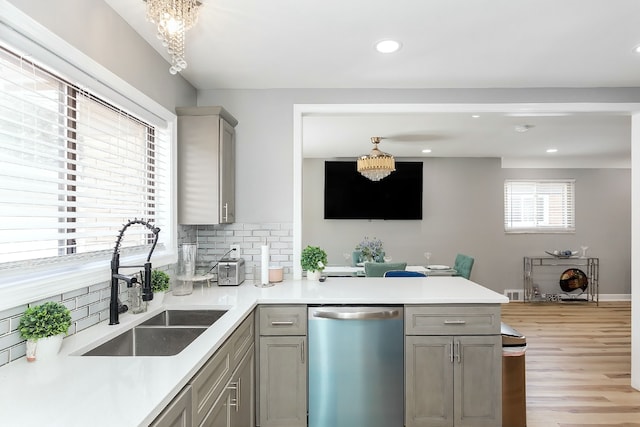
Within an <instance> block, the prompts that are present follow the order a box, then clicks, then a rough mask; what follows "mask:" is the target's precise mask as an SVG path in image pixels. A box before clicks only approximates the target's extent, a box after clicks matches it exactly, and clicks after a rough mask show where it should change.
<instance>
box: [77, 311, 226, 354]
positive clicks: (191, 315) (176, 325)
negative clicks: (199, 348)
mask: <svg viewBox="0 0 640 427" xmlns="http://www.w3.org/2000/svg"><path fill="white" fill-rule="evenodd" d="M226 312H227V311H226V310H165V311H162V312H160V313H158V314H156V315H155V316H153V317H152V318H150V319H148V320H146V321H144V322H143V323H141V324H140V325H138V326H135V327H133V328H131V329H128V330H126V331H124V332H122V333H121V334H120V335H118V336H116V337H114V338H112V339H110V340H109V341H107V342H105V343H103V344H100V345H99V346H97V347H95V348H94V349H92V350H89V351H87V352H85V353H83V354H82V355H83V356H174V355H176V354H178V353H180V352H181V351H182V350H184V349H185V348H186V347H187V346H188V345H189V344H191V343H192V342H193V340H195V339H196V338H198V336H199V335H200V334H202V333H203V332H204V331H206V330H207V328H208V327H209V326H211V325H213V324H214V323H215V322H216V320H218V319H220V317H222V315H224V314H225V313H226Z"/></svg>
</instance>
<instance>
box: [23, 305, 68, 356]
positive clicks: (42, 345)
mask: <svg viewBox="0 0 640 427" xmlns="http://www.w3.org/2000/svg"><path fill="white" fill-rule="evenodd" d="M69 326H71V313H70V312H69V309H68V308H67V307H65V306H64V305H63V304H61V303H59V302H53V301H49V302H45V303H44V304H40V305H36V306H33V307H29V308H27V309H26V310H25V312H24V313H23V314H22V316H21V317H20V322H19V323H18V331H20V335H21V336H22V338H24V339H26V340H27V360H28V361H30V362H33V361H34V360H36V352H37V357H38V358H39V359H40V360H46V359H48V358H51V357H53V356H55V355H56V354H58V351H60V347H61V346H62V338H64V336H65V335H66V334H67V331H68V330H69Z"/></svg>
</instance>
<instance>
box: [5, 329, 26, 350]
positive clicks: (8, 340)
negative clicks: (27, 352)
mask: <svg viewBox="0 0 640 427" xmlns="http://www.w3.org/2000/svg"><path fill="white" fill-rule="evenodd" d="M21 341H24V340H23V339H22V337H21V336H20V332H18V331H14V332H11V333H9V334H6V335H3V336H1V337H0V348H1V349H5V348H9V347H11V346H14V345H17V344H19V343H20V342H21Z"/></svg>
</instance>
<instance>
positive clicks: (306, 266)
mask: <svg viewBox="0 0 640 427" xmlns="http://www.w3.org/2000/svg"><path fill="white" fill-rule="evenodd" d="M300 265H301V266H302V269H303V270H306V271H307V279H309V280H318V279H320V274H321V273H322V270H324V267H325V265H327V253H326V252H325V251H324V250H322V249H321V248H319V247H318V246H307V247H306V248H304V249H303V250H302V254H301V256H300Z"/></svg>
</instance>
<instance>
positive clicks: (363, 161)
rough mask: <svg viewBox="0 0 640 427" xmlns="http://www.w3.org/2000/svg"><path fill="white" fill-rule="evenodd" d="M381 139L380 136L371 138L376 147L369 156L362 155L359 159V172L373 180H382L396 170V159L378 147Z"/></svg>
mask: <svg viewBox="0 0 640 427" xmlns="http://www.w3.org/2000/svg"><path fill="white" fill-rule="evenodd" d="M381 139H382V138H380V137H379V136H374V137H373V138H371V143H372V144H373V145H375V147H374V148H373V150H371V153H370V154H369V155H368V156H361V157H360V158H359V159H358V172H360V173H361V174H362V175H363V176H365V177H366V178H369V179H370V180H371V181H380V180H381V179H383V178H386V177H387V176H389V174H390V173H391V172H393V171H395V170H396V161H395V159H394V158H393V156H392V155H391V154H387V153H383V152H382V151H380V150H379V149H378V144H380V140H381Z"/></svg>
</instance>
